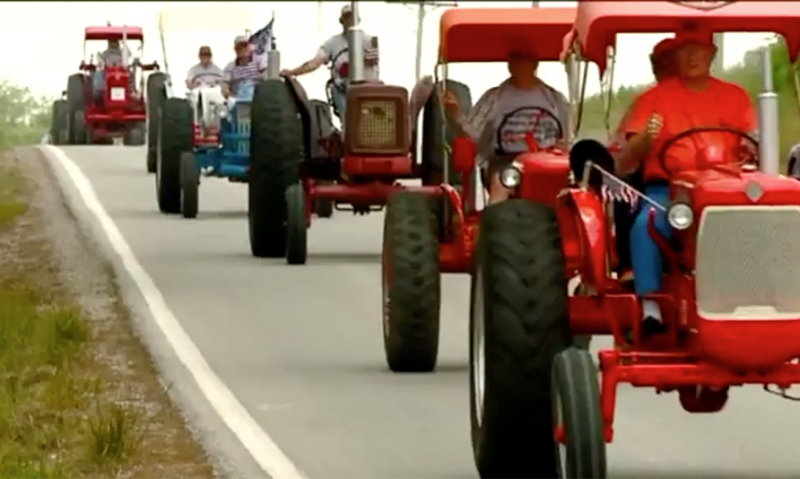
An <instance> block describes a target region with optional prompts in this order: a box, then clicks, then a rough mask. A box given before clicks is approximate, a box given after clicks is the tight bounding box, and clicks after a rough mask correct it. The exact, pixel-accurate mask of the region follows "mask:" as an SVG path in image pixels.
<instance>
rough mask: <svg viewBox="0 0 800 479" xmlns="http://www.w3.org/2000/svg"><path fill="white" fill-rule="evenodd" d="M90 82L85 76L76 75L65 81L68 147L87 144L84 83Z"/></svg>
mask: <svg viewBox="0 0 800 479" xmlns="http://www.w3.org/2000/svg"><path fill="white" fill-rule="evenodd" d="M88 81H90V79H89V78H87V77H86V75H82V74H80V73H76V74H74V75H70V77H69V78H68V79H67V111H68V113H69V114H68V120H67V124H68V125H69V126H68V127H67V131H68V132H69V144H70V145H85V144H87V143H88V137H87V135H86V121H85V119H84V113H85V109H86V94H87V91H86V82H88Z"/></svg>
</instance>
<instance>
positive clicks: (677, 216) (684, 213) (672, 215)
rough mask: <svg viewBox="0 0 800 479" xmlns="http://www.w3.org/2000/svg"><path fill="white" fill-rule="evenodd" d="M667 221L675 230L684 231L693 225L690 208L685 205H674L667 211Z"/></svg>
mask: <svg viewBox="0 0 800 479" xmlns="http://www.w3.org/2000/svg"><path fill="white" fill-rule="evenodd" d="M667 221H668V222H669V225H670V226H672V227H673V228H675V229H676V230H685V229H687V228H689V227H690V226H692V223H694V213H693V212H692V208H690V207H689V205H687V204H686V203H675V204H673V205H672V206H670V207H669V209H668V210H667Z"/></svg>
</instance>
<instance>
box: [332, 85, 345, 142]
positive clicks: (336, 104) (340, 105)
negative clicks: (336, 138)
mask: <svg viewBox="0 0 800 479" xmlns="http://www.w3.org/2000/svg"><path fill="white" fill-rule="evenodd" d="M330 88H331V101H332V102H333V111H334V113H338V115H337V116H338V117H339V121H340V122H341V123H342V128H341V130H342V132H344V124H345V120H344V119H345V116H344V115H345V110H346V108H347V81H346V80H341V81H334V82H333V83H331V87H330Z"/></svg>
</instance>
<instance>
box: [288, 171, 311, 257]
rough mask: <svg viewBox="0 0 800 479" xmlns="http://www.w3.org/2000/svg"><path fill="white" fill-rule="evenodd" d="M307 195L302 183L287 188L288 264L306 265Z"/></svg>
mask: <svg viewBox="0 0 800 479" xmlns="http://www.w3.org/2000/svg"><path fill="white" fill-rule="evenodd" d="M307 234H308V224H307V223H306V194H305V191H304V190H303V185H302V184H301V183H296V184H294V185H291V186H290V187H288V188H286V262H287V263H289V264H305V263H306V255H307V252H308V244H307V241H306V240H307Z"/></svg>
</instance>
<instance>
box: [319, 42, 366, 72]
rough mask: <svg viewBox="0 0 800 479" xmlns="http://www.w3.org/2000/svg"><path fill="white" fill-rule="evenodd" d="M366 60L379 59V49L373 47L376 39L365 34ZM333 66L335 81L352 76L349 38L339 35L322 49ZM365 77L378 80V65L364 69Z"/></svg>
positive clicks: (324, 44) (323, 45)
mask: <svg viewBox="0 0 800 479" xmlns="http://www.w3.org/2000/svg"><path fill="white" fill-rule="evenodd" d="M363 38H364V59H365V60H370V59H374V60H377V59H378V51H377V47H373V46H372V45H373V42H375V41H376V39H375V37H373V36H371V35H367V34H364V37H363ZM320 50H321V51H322V53H323V54H324V55H325V56H326V58H327V59H328V62H329V63H330V65H331V76H333V78H334V79H337V80H338V79H344V78H347V77H348V76H349V75H350V55H349V48H348V44H347V38H346V37H345V36H344V35H343V34H341V33H339V34H337V35H334V36H332V37H331V38H329V39H328V40H327V41H326V42H325V43H323V44H322V47H321V48H320ZM364 76H365V77H366V78H367V79H368V80H377V79H378V67H377V65H374V66H369V67H366V68H365V69H364Z"/></svg>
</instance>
